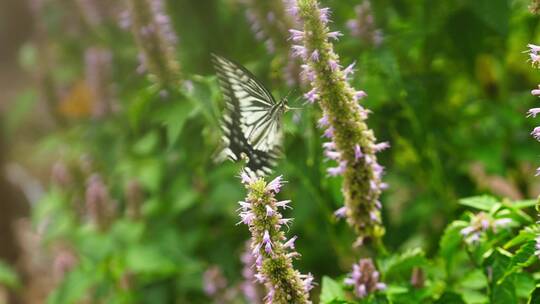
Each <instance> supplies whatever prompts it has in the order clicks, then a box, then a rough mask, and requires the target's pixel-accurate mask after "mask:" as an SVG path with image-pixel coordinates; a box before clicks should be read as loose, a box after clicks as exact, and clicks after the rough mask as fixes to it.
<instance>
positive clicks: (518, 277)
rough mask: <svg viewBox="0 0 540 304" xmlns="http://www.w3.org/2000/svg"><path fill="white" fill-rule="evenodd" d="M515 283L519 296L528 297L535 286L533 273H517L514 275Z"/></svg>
mask: <svg viewBox="0 0 540 304" xmlns="http://www.w3.org/2000/svg"><path fill="white" fill-rule="evenodd" d="M514 284H515V286H516V294H517V295H518V297H520V298H523V299H527V298H528V297H529V295H530V294H531V291H533V290H534V288H535V286H534V285H535V282H534V278H533V276H532V274H530V273H527V272H521V273H516V274H515V275H514Z"/></svg>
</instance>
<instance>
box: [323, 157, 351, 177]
mask: <svg viewBox="0 0 540 304" xmlns="http://www.w3.org/2000/svg"><path fill="white" fill-rule="evenodd" d="M346 168H347V162H346V161H341V162H340V163H339V166H337V167H333V168H328V169H326V172H327V173H328V175H329V176H338V175H341V174H343V173H344V172H345V169H346Z"/></svg>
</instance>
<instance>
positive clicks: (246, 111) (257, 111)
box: [213, 55, 282, 175]
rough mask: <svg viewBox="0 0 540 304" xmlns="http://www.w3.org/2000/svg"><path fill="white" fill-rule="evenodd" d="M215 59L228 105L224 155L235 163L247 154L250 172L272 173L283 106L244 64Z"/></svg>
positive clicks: (278, 148) (279, 138) (224, 124)
mask: <svg viewBox="0 0 540 304" xmlns="http://www.w3.org/2000/svg"><path fill="white" fill-rule="evenodd" d="M213 59H214V65H215V67H216V71H217V74H218V79H219V83H220V86H221V89H222V91H223V94H224V96H225V103H226V105H225V111H224V114H223V122H222V129H223V133H224V136H223V140H224V142H225V143H226V144H227V146H228V147H227V148H226V149H225V150H224V152H223V153H224V154H225V155H226V156H228V157H229V158H230V159H232V160H234V161H238V160H239V159H240V158H242V156H243V155H245V156H246V157H247V158H248V163H247V169H251V170H252V171H253V172H254V173H256V174H258V175H262V174H266V173H269V172H270V171H271V169H270V168H271V167H272V166H273V165H274V163H275V162H276V159H277V158H278V156H279V154H280V145H281V127H280V124H281V122H280V120H281V112H282V110H281V107H280V106H281V105H282V104H280V103H277V102H276V101H275V99H274V98H273V97H272V94H271V93H270V92H269V91H268V90H267V89H266V88H265V87H264V86H263V85H262V84H261V83H260V82H259V81H258V80H257V79H256V78H255V76H253V75H252V74H251V73H250V72H249V71H248V70H246V69H245V68H244V67H242V66H241V65H239V64H236V63H234V62H232V61H229V60H227V59H225V58H222V57H219V56H216V55H214V56H213Z"/></svg>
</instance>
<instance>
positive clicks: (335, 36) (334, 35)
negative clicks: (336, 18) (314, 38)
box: [326, 31, 343, 40]
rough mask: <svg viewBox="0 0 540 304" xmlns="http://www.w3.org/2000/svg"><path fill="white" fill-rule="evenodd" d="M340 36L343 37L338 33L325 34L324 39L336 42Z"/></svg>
mask: <svg viewBox="0 0 540 304" xmlns="http://www.w3.org/2000/svg"><path fill="white" fill-rule="evenodd" d="M341 36H343V34H342V33H340V32H339V31H335V32H329V33H327V34H326V37H328V39H334V40H338V39H339V37H341Z"/></svg>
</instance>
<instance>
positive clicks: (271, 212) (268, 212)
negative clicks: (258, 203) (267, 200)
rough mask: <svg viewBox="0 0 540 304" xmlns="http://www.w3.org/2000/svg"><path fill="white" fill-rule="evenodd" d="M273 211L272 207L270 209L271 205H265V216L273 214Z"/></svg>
mask: <svg viewBox="0 0 540 304" xmlns="http://www.w3.org/2000/svg"><path fill="white" fill-rule="evenodd" d="M274 213H275V211H274V209H272V207H270V206H268V205H266V216H267V217H269V216H273V215H274Z"/></svg>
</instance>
